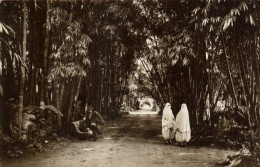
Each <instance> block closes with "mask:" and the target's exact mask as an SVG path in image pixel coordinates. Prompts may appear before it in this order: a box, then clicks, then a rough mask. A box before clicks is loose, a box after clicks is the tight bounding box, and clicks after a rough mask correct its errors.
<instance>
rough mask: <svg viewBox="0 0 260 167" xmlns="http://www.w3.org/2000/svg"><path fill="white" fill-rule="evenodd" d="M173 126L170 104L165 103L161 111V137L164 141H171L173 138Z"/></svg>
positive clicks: (173, 119)
mask: <svg viewBox="0 0 260 167" xmlns="http://www.w3.org/2000/svg"><path fill="white" fill-rule="evenodd" d="M174 124H175V118H174V115H173V114H172V110H171V105H170V103H166V105H165V107H164V109H163V116H162V136H163V138H164V139H165V140H169V139H173V138H174V130H175V128H174Z"/></svg>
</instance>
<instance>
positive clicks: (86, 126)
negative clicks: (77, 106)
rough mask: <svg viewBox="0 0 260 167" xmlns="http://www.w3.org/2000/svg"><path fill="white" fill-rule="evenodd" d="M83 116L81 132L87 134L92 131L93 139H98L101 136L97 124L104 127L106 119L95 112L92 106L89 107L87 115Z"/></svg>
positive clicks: (80, 125)
mask: <svg viewBox="0 0 260 167" xmlns="http://www.w3.org/2000/svg"><path fill="white" fill-rule="evenodd" d="M82 116H83V121H82V122H80V124H79V128H80V130H81V131H85V132H88V131H89V130H92V131H93V138H94V139H97V135H98V134H101V132H100V131H99V128H98V126H97V124H102V125H103V124H104V123H105V121H104V119H103V118H102V116H101V115H100V114H99V113H98V112H97V111H93V107H92V106H90V107H89V110H88V111H87V114H86V115H82Z"/></svg>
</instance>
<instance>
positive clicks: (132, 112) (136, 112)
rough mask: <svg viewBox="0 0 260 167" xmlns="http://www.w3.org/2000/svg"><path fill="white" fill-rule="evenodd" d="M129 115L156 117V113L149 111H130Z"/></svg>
mask: <svg viewBox="0 0 260 167" xmlns="http://www.w3.org/2000/svg"><path fill="white" fill-rule="evenodd" d="M129 114H131V115H156V114H158V112H156V111H151V110H137V111H130V112H129Z"/></svg>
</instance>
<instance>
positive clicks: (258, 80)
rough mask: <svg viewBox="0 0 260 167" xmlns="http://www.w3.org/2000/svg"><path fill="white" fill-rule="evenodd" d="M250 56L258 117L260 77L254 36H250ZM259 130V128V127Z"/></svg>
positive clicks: (259, 111) (259, 110)
mask: <svg viewBox="0 0 260 167" xmlns="http://www.w3.org/2000/svg"><path fill="white" fill-rule="evenodd" d="M251 54H252V57H253V70H254V73H255V80H256V99H257V105H258V108H257V109H258V113H259V115H260V109H259V105H260V75H259V65H258V62H259V60H258V56H257V50H256V38H255V34H253V35H252V43H251ZM259 128H260V127H259Z"/></svg>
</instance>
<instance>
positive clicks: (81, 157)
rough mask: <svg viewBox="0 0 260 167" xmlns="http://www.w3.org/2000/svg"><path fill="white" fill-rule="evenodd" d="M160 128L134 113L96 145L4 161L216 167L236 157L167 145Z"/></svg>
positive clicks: (27, 165) (31, 165)
mask: <svg viewBox="0 0 260 167" xmlns="http://www.w3.org/2000/svg"><path fill="white" fill-rule="evenodd" d="M140 113H142V114H140ZM160 128H161V118H160V116H158V115H156V114H154V113H151V112H145V111H140V112H133V113H131V114H130V115H126V116H124V117H123V118H121V119H120V120H118V121H116V122H115V123H111V124H109V125H108V126H107V127H104V129H103V130H105V131H104V132H103V135H102V137H101V138H100V139H98V141H96V142H91V141H89V142H87V141H81V142H73V143H70V144H68V145H66V146H64V147H62V148H61V149H58V150H55V151H52V152H45V153H41V154H39V155H37V156H36V157H30V158H24V159H15V160H8V161H4V162H3V166H4V167H10V166H12V167H13V166H14V167H16V166H17V167H18V166H19V167H38V166H41V167H81V166H82V167H96V166H98V167H151V166H156V167H157V166H160V167H164V166H165V167H167V166H171V167H173V166H174V167H184V166H185V167H189V166H191V167H201V166H215V165H214V164H215V162H217V161H220V160H222V159H225V158H226V157H227V155H232V154H234V152H231V151H224V150H219V149H215V148H209V147H207V148H206V147H193V146H187V147H179V146H175V145H165V144H164V142H163V140H162V138H161V135H160V134H161V129H160ZM0 166H1V164H0Z"/></svg>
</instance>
